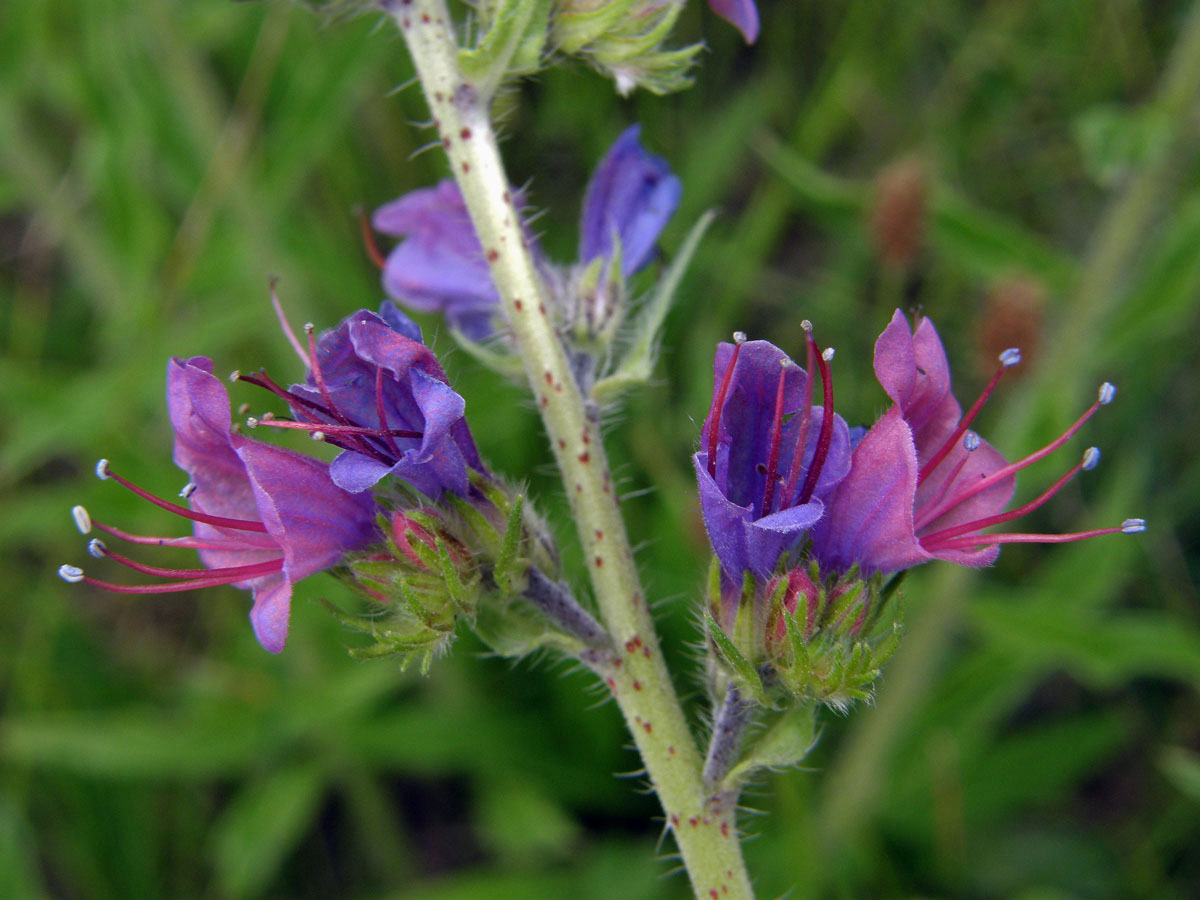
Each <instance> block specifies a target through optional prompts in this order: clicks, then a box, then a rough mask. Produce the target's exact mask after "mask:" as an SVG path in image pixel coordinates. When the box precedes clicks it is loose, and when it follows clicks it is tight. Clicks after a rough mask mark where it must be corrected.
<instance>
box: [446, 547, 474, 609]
mask: <svg viewBox="0 0 1200 900" xmlns="http://www.w3.org/2000/svg"><path fill="white" fill-rule="evenodd" d="M437 554H438V563H439V564H440V566H441V570H442V582H443V583H444V584H445V586H446V593H447V594H449V595H450V602H451V603H453V604H454V606H455V608H456V609H457V610H458V611H459V612H461V613H463V614H464V615H466V616H472V615H474V613H475V609H474V606H475V605H474V604H473V603H471V598H470V587H469V586H468V585H466V584H464V583H463V580H462V578H461V577H459V574H458V568H457V567H456V566H455V565H454V559H453V557H451V556H450V550H449V548H448V547H447V546H446V542H445V541H443V540H442V539H441V538H440V537H439V538H438V539H437Z"/></svg>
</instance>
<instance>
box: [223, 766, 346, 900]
mask: <svg viewBox="0 0 1200 900" xmlns="http://www.w3.org/2000/svg"><path fill="white" fill-rule="evenodd" d="M323 787H324V781H323V779H322V769H321V767H320V766H319V765H316V764H313V765H304V766H292V767H290V768H286V769H283V770H282V771H277V772H272V773H271V774H269V775H268V776H267V777H265V778H263V779H262V780H259V781H255V782H252V783H251V784H250V785H249V786H247V787H245V788H243V789H242V791H241V793H239V794H238V795H237V796H236V797H235V798H234V799H233V802H232V803H231V804H230V805H229V808H228V809H226V810H225V813H224V815H223V816H222V817H221V819H220V820H219V821H218V822H217V825H216V828H215V830H214V832H213V846H212V855H213V867H214V869H215V871H216V876H217V880H218V881H219V882H220V884H221V886H222V888H223V889H224V892H225V893H226V894H228V895H229V896H231V897H234V898H243V897H253V896H256V895H258V894H260V893H261V892H262V890H263V888H265V887H266V886H267V884H268V883H269V882H270V881H271V879H272V878H273V876H275V874H276V873H277V872H278V870H279V868H280V866H281V865H282V864H283V861H284V859H285V858H286V857H287V855H288V853H289V852H290V851H291V850H292V848H293V847H295V845H296V843H297V841H298V840H299V839H300V837H301V836H302V835H303V834H304V833H305V832H306V831H307V830H308V827H309V825H310V823H311V821H312V818H313V815H314V814H315V813H316V811H317V805H318V801H319V800H320V798H321V793H322V789H323Z"/></svg>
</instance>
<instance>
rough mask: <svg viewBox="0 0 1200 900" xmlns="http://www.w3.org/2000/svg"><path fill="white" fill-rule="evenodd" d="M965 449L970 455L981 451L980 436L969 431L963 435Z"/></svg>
mask: <svg viewBox="0 0 1200 900" xmlns="http://www.w3.org/2000/svg"><path fill="white" fill-rule="evenodd" d="M962 445H963V449H964V450H966V451H967V452H968V453H974V452H975V451H976V450H978V449H979V435H978V434H976V433H975V432H974V431H968V432H967V433H966V434H964V435H963V442H962Z"/></svg>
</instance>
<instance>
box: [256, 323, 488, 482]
mask: <svg viewBox="0 0 1200 900" xmlns="http://www.w3.org/2000/svg"><path fill="white" fill-rule="evenodd" d="M383 312H384V315H385V316H386V317H387V318H386V320H385V319H384V318H381V317H380V316H377V315H375V314H374V313H372V312H369V311H367V310H365V309H364V310H359V311H358V312H356V313H354V314H353V315H350V316H348V317H346V318H345V319H344V320H343V321H342V323H341V324H340V325H339V326H338V327H337V328H335V329H334V330H333V331H329V332H326V333H325V334H323V335H322V336H321V338H320V340H319V341H317V342H316V344H315V348H316V353H315V355H314V356H313V357H312V359H311V360H310V363H309V375H308V379H307V381H306V382H305V383H304V384H296V385H292V387H291V390H290V391H288V392H285V393H284V397H285V399H286V400H287V401H288V403H289V404H290V405H291V407H292V410H293V412H294V413H295V414H296V418H297V422H296V423H279V422H273V423H269V424H277V425H278V424H284V425H287V426H290V427H299V428H303V429H305V430H307V431H310V432H320V433H321V434H322V435H323V437H324V439H325V440H327V441H329V442H330V443H333V444H335V445H336V446H339V447H341V448H342V449H343V452H342V453H341V454H340V455H339V456H338V457H337V459H335V460H334V461H333V465H332V466H331V468H330V474H331V476H332V478H333V481H334V483H335V484H337V485H338V486H339V487H341V488H343V489H345V490H348V491H351V492H354V493H358V492H360V491H365V490H366V489H368V488H370V487H373V486H374V485H375V484H376V483H377V482H378V481H379V480H380V479H381V478H383V477H384V476H386V475H393V476H395V477H397V478H400V479H402V480H404V481H406V482H408V483H409V484H410V485H412V486H413V487H415V488H416V489H417V490H419V491H421V492H422V493H423V494H426V495H427V496H429V497H431V498H433V499H440V498H441V496H442V494H443V493H445V492H446V491H450V492H452V493H455V494H459V495H460V496H466V495H467V493H468V492H469V490H470V481H469V476H468V469H475V470H476V471H479V472H484V471H485V469H484V467H483V463H482V462H481V461H480V459H479V452H478V451H477V450H476V449H475V441H474V439H473V438H472V437H471V432H470V430H469V429H468V427H467V423H466V421H465V420H464V419H463V410H464V407H465V402H464V401H463V398H462V397H461V396H459V395H458V394H457V393H455V391H454V389H453V388H451V387H450V385H449V384H448V383H447V381H446V375H445V373H444V372H443V371H442V367H441V366H440V365H439V364H438V361H437V358H436V357H435V356H434V355H433V351H431V350H430V349H429V348H428V347H426V346H425V345H424V344H423V343H421V341H420V331H419V330H418V329H417V327H416V326H415V325H414V324H413V323H412V322H411V321H410V320H409V319H408V318H407V317H405V316H404V315H403V314H402V313H400V312H399V310H396V309H395V308H394V307H392V306H391V305H390V304H385V306H384V310H383ZM246 380H251V381H253V380H254V376H248V377H247V378H246ZM260 383H262V382H260ZM264 386H269V385H264ZM262 424H268V423H266V422H263V423H262Z"/></svg>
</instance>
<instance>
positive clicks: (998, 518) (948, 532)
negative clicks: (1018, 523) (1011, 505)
mask: <svg viewBox="0 0 1200 900" xmlns="http://www.w3.org/2000/svg"><path fill="white" fill-rule="evenodd" d="M1092 451H1095V454H1094V456H1093V455H1091V453H1092ZM1089 459H1091V460H1094V461H1093V466H1094V465H1095V463H1096V462H1099V461H1100V451H1099V450H1096V448H1095V447H1089V448H1088V452H1087V453H1084V454H1083V459H1081V460H1080V461H1079V462H1077V463H1076V464H1075V465H1074V466H1072V467H1071V468H1070V469H1068V470H1067V473H1066V474H1065V475H1063V476H1062V477H1061V478H1059V479H1058V481H1056V482H1054V484H1052V485H1050V487H1048V488H1047V489H1046V490H1045V491H1043V492H1042V493H1041V494H1040V495H1038V497H1036V498H1035V499H1033V500H1031V501H1029V502H1028V503H1026V504H1024V505H1023V506H1020V507H1018V508H1017V509H1010V510H1009V511H1008V512H1002V513H997V514H996V515H994V516H986V517H985V518H982V519H976V520H975V521H974V522H965V523H963V524H961V525H954V526H952V527H950V528H944V529H942V530H941V531H935V532H933V533H932V534H924V535H921V536H920V540H921V546H922V547H924V548H925V549H926V550H934V549H937V548H938V547H941V546H944V545H946V544H947V543H949V542H950V541H952V540H956V539H960V538H962V537H963V536H964V535H968V534H971V533H972V532H976V531H982V530H983V529H985V528H990V527H991V526H993V525H999V524H1000V523H1002V522H1011V521H1012V520H1013V519H1019V518H1021V517H1022V516H1026V515H1029V513H1031V512H1033V511H1034V510H1035V509H1038V508H1039V507H1041V506H1043V505H1045V503H1046V502H1047V501H1048V500H1049V499H1050V498H1051V497H1053V496H1054V495H1055V494H1057V493H1058V492H1059V491H1060V490H1062V488H1063V486H1064V485H1065V484H1066V483H1067V482H1068V481H1070V480H1071V479H1072V478H1074V477H1075V476H1076V475H1078V474H1079V472H1080V471H1081V470H1084V469H1087V468H1088V465H1087V464H1088V461H1089ZM986 536H987V535H983V537H986Z"/></svg>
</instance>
